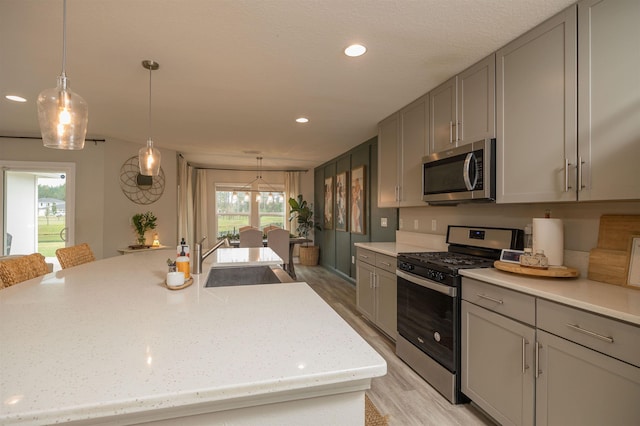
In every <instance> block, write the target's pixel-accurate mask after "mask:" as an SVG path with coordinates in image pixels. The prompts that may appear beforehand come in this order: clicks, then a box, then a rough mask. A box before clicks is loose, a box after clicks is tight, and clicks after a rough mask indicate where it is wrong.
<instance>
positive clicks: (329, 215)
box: [324, 176, 333, 229]
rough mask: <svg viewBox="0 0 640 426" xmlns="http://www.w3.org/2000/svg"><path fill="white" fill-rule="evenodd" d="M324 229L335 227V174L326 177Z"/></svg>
mask: <svg viewBox="0 0 640 426" xmlns="http://www.w3.org/2000/svg"><path fill="white" fill-rule="evenodd" d="M324 229H333V176H330V177H328V178H324Z"/></svg>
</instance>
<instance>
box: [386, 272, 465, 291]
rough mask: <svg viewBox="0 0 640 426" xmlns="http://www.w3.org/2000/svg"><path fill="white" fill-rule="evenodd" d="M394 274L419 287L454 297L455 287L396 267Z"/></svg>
mask: <svg viewBox="0 0 640 426" xmlns="http://www.w3.org/2000/svg"><path fill="white" fill-rule="evenodd" d="M396 276H398V277H400V278H403V279H405V280H407V281H409V282H411V283H413V284H417V285H419V286H421V287H425V288H428V289H429V290H433V291H437V292H438V293H442V294H446V295H447V296H450V297H456V293H457V292H456V288H455V287H451V286H448V285H445V284H438V283H437V282H435V281H431V280H426V279H424V278H420V277H418V276H415V275H412V274H407V273H406V272H404V271H400V270H397V269H396Z"/></svg>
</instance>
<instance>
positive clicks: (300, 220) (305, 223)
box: [289, 194, 321, 266]
mask: <svg viewBox="0 0 640 426" xmlns="http://www.w3.org/2000/svg"><path fill="white" fill-rule="evenodd" d="M289 207H290V208H291V214H290V216H289V222H292V221H294V220H295V222H296V232H297V233H298V236H300V237H303V238H309V233H310V232H311V231H312V230H313V229H317V230H321V228H320V225H319V224H318V223H317V222H316V221H315V220H313V205H312V204H309V203H307V202H306V201H305V200H304V198H303V197H302V194H299V195H298V197H297V199H296V198H289ZM319 257H320V247H318V246H315V245H311V246H310V245H308V244H307V243H305V244H304V245H303V246H300V263H301V264H303V265H308V266H313V265H317V264H318V259H319Z"/></svg>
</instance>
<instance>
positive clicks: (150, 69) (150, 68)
mask: <svg viewBox="0 0 640 426" xmlns="http://www.w3.org/2000/svg"><path fill="white" fill-rule="evenodd" d="M151 71H152V67H149V139H151V140H153V138H152V137H151Z"/></svg>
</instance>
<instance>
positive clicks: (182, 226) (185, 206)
mask: <svg viewBox="0 0 640 426" xmlns="http://www.w3.org/2000/svg"><path fill="white" fill-rule="evenodd" d="M192 176H193V167H191V166H189V164H188V163H187V160H185V159H184V157H182V155H178V238H184V239H185V241H186V242H187V244H189V245H191V246H192V245H193V242H194V222H195V221H194V212H193V179H192ZM177 243H178V241H176V244H177Z"/></svg>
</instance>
